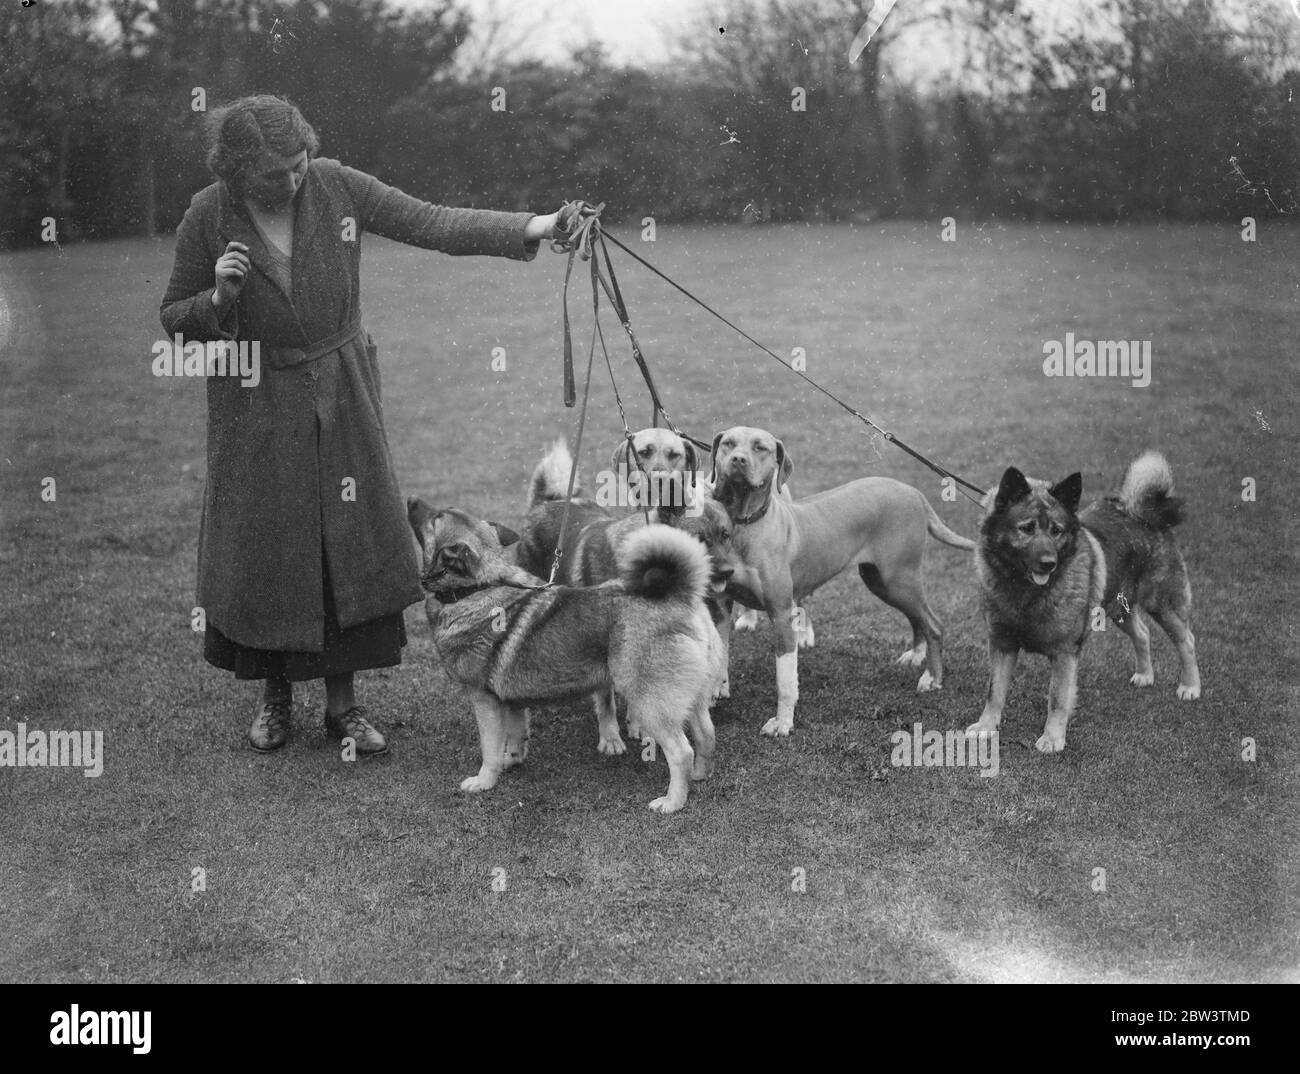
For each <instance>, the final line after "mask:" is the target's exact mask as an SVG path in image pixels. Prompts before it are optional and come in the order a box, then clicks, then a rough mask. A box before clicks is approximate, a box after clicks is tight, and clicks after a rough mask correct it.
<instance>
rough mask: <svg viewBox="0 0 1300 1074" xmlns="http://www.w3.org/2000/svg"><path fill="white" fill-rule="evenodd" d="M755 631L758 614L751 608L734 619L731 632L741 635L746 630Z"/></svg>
mask: <svg viewBox="0 0 1300 1074" xmlns="http://www.w3.org/2000/svg"><path fill="white" fill-rule="evenodd" d="M757 629H758V612H756V611H755V610H754V609H753V608H748V609H746V610H745V611H743V612H741V613H740V615H739V616H737V617H736V622H735V625H734V626H733V627H732V630H738V631H740V632H741V633H744V632H745V631H746V630H757Z"/></svg>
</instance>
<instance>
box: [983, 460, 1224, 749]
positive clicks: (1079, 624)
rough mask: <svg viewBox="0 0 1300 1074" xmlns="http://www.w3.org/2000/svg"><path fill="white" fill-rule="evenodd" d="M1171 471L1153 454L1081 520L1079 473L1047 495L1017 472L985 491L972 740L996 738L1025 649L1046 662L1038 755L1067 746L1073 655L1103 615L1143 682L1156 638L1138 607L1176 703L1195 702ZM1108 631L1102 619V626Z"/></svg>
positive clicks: (1178, 504)
mask: <svg viewBox="0 0 1300 1074" xmlns="http://www.w3.org/2000/svg"><path fill="white" fill-rule="evenodd" d="M1173 489H1174V479H1173V475H1172V474H1171V473H1170V471H1169V464H1168V463H1167V462H1166V461H1165V458H1164V456H1163V455H1160V454H1158V453H1157V452H1154V451H1149V452H1147V453H1146V454H1144V455H1142V456H1141V457H1140V458H1138V459H1137V460H1136V461H1134V462H1133V464H1132V465H1131V466H1130V467H1129V468H1128V474H1127V476H1126V477H1125V478H1124V486H1123V488H1122V489H1121V490H1120V494H1119V496H1118V497H1108V498H1106V499H1104V500H1098V501H1097V502H1095V503H1093V504H1091V505H1090V506H1089V507H1088V508H1087V509H1086V510H1084V511H1083V512H1082V513H1078V514H1076V512H1077V511H1078V507H1079V498H1080V496H1081V495H1082V493H1083V478H1082V476H1081V475H1080V474H1077V473H1074V474H1071V475H1070V476H1069V477H1067V478H1066V479H1065V480H1064V481H1061V482H1060V483H1058V484H1056V485H1053V486H1052V487H1051V488H1048V486H1047V482H1045V481H1031V480H1029V479H1027V478H1026V477H1025V475H1024V474H1022V473H1021V472H1020V471H1019V470H1017V469H1016V468H1015V467H1014V466H1013V467H1011V468H1009V469H1008V470H1007V472H1006V473H1004V474H1003V475H1002V482H1001V484H1000V485H999V486H998V488H997V492H996V494H993V493H990V495H989V497H986V502H988V500H989V499H991V501H992V502H991V504H989V506H988V513H987V514H986V515H985V518H984V521H983V524H982V525H981V527H980V541H979V545H978V547H977V548H976V551H975V561H976V567H977V569H978V571H979V578H980V584H981V589H982V597H983V606H984V618H985V620H986V621H987V623H988V627H989V664H990V670H989V689H988V699H987V701H986V702H985V705H984V713H983V715H982V716H980V718H979V721H978V722H977V723H974V724H971V726H970V727H968V728H967V729H966V733H967V734H971V735H976V734H991V733H992V732H994V731H996V730H997V727H998V723H999V722H1000V721H1001V719H1002V706H1003V704H1004V703H1005V701H1006V696H1007V688H1008V687H1009V686H1010V685H1011V677H1012V675H1013V674H1014V673H1015V668H1016V659H1017V658H1018V657H1019V655H1020V650H1021V649H1024V650H1025V651H1027V652H1031V653H1043V654H1044V655H1046V656H1049V657H1051V660H1052V680H1051V692H1050V694H1049V696H1048V712H1047V725H1046V726H1045V727H1044V728H1043V734H1042V737H1040V738H1039V739H1038V743H1037V745H1038V749H1039V750H1041V751H1042V752H1043V753H1058V752H1060V751H1061V750H1063V749H1065V728H1066V724H1067V723H1069V720H1070V715H1071V713H1073V711H1074V703H1075V680H1076V676H1077V673H1078V665H1079V653H1080V651H1081V650H1082V648H1083V643H1084V642H1085V641H1087V640H1088V635H1089V634H1091V633H1092V631H1093V629H1094V626H1095V624H1096V623H1097V622H1101V619H1100V616H1101V612H1100V611H1099V610H1098V609H1104V611H1105V614H1106V615H1109V616H1110V617H1111V618H1112V619H1113V620H1114V621H1115V622H1116V623H1117V624H1118V625H1119V626H1120V627H1121V628H1123V630H1124V632H1125V633H1126V634H1128V636H1129V637H1130V638H1131V639H1132V641H1133V648H1134V650H1135V652H1136V655H1137V669H1136V671H1135V672H1134V675H1133V678H1132V679H1131V680H1130V681H1131V682H1132V684H1133V685H1134V686H1150V685H1151V684H1152V682H1153V681H1154V680H1155V674H1154V671H1153V669H1152V666H1151V633H1150V631H1149V630H1148V629H1147V626H1146V624H1145V623H1144V622H1143V621H1142V618H1141V616H1140V615H1139V614H1138V609H1139V608H1141V609H1143V610H1145V611H1146V612H1147V613H1148V614H1149V615H1150V616H1151V617H1152V618H1153V619H1154V620H1155V621H1156V622H1157V623H1159V624H1160V625H1161V626H1162V627H1164V629H1165V633H1167V634H1168V635H1169V637H1170V638H1171V639H1173V642H1174V644H1175V645H1177V646H1178V657H1179V661H1180V663H1181V665H1182V670H1181V673H1180V675H1179V678H1178V696H1179V697H1180V698H1182V699H1184V700H1193V699H1195V698H1198V697H1200V695H1201V678H1200V673H1199V671H1198V670H1197V667H1196V639H1195V638H1194V637H1193V636H1192V630H1191V625H1190V616H1191V608H1192V588H1191V584H1190V583H1189V582H1188V580H1187V568H1186V566H1185V565H1184V563H1183V557H1182V554H1181V553H1180V552H1179V550H1178V545H1177V544H1176V543H1175V541H1174V535H1173V528H1174V527H1175V526H1176V525H1178V523H1179V522H1180V521H1182V517H1183V503H1182V500H1179V499H1175V498H1174V497H1173V495H1172V493H1173ZM1102 625H1104V623H1103V624H1102Z"/></svg>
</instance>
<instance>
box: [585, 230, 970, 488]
mask: <svg viewBox="0 0 1300 1074" xmlns="http://www.w3.org/2000/svg"><path fill="white" fill-rule="evenodd" d="M602 208H603V205H602ZM596 219H597V218H593V219H592V221H591V224H590V226H591V227H595V226H597V225H596ZM598 236H599V241H600V246H601V249H602V250H604V251H605V257H606V259H607V260H608V258H609V251H608V248H607V247H606V246H605V242H604V240H605V239H607V238H608V239H609V241H610V242H612V243H613V244H614V245H615V246H617V247H618V248H619V249H620V250H622V251H623V252H624V253H625V254H627V255H628V256H629V257H631V258H632V259H633V260H634V261H638V262H640V263H641V264H642V265H644V266H645V267H646V268H648V269H649V270H650V271H651V272H653V273H654V274H655V275H656V276H658V277H659V278H660V279H662V280H663V281H664V282H665V283H668V284H670V285H671V286H672V287H675V288H676V289H677V290H678V291H680V292H681V293H682V294H684V295H685V296H686V297H687V298H689V299H690V300H691V301H692V302H694V303H695V304H696V305H697V306H699V307H700V308H701V309H703V310H705V311H707V312H708V313H710V314H712V315H713V316H714V317H716V318H717V319H718V320H720V321H721V322H722V323H723V324H725V325H726V326H727V327H728V328H730V329H732V330H733V331H735V332H737V333H739V334H740V335H741V336H743V337H744V338H745V339H747V340H748V341H749V342H750V343H752V344H754V346H755V347H757V348H758V349H759V350H761V351H763V353H765V354H766V355H768V356H769V357H770V358H773V359H775V360H776V361H778V362H780V363H781V365H783V366H785V368H786V369H788V370H789V371H790V372H791V373H794V374H795V375H796V376H799V377H802V378H803V380H804V381H806V382H807V383H808V384H811V385H812V386H813V387H814V388H816V389H817V390H818V391H819V392H821V393H822V394H823V395H824V396H826V397H827V398H828V399H830V400H831V401H832V402H834V403H836V404H837V405H839V406H840V407H842V408H843V409H844V410H847V411H848V412H849V413H850V414H852V415H853V416H854V417H855V418H857V419H858V420H859V421H861V422H862V423H863V424H865V425H867V426H869V427H870V428H872V429H874V430H875V431H876V432H878V433H879V434H880V435H881V437H882V438H883V439H884V440H887V441H888V442H889V443H891V444H893V445H894V446H895V447H896V448H898V449H899V450H901V451H904V452H906V453H907V454H908V455H910V456H912V458H914V459H916V461H917V462H919V463H921V464H922V465H923V466H927V467H929V468H930V469H931V470H933V471H934V472H935V473H936V474H939V475H940V476H941V477H947V478H951V479H952V481H953V482H954V483H955V484H956V485H957V486H958V491H960V492H961V493H962V495H963V496H965V497H966V498H967V499H968V500H970V501H971V502H972V503H974V504H976V505H977V506H983V504H982V500H983V498H984V494H985V492H986V490H985V489H982V488H980V487H979V486H978V485H976V484H974V483H972V482H970V481H967V480H966V479H965V478H962V477H959V476H958V475H957V474H954V473H953V472H952V471H951V470H948V469H946V468H945V467H943V466H940V465H939V464H938V463H937V462H934V461H933V460H932V459H928V458H926V457H925V456H924V455H922V454H921V453H920V452H919V451H917V450H916V449H915V448H913V447H910V446H909V445H907V444H905V443H904V442H903V441H902V440H900V439H898V437H896V436H895V435H894V434H893V433H891V432H889V431H888V430H886V429H882V428H881V427H880V426H879V425H877V424H876V423H875V422H874V421H872V420H871V419H870V418H869V417H867V416H866V415H865V414H863V413H861V412H859V411H858V410H855V409H854V408H853V407H851V406H849V404H848V403H846V402H844V400H842V399H840V398H839V397H838V396H837V395H835V394H834V393H833V392H831V391H829V390H828V389H826V388H824V387H822V386H821V385H820V384H818V383H817V382H816V381H815V380H813V379H812V377H810V376H808V375H807V374H806V373H804V372H802V371H801V370H798V369H795V367H794V366H792V365H791V364H790V363H789V362H787V361H786V360H785V359H784V358H782V357H781V356H780V355H779V354H776V353H775V352H774V351H772V350H771V349H770V348H768V347H765V346H764V345H763V344H762V343H760V342H759V341H758V340H756V339H755V338H754V337H753V336H751V335H750V334H749V333H748V332H746V331H745V330H744V329H743V328H741V327H740V326H739V325H737V324H734V323H733V322H732V321H729V320H728V319H727V318H726V317H724V316H723V315H722V314H721V313H719V312H718V311H717V310H715V309H714V308H713V307H712V306H710V305H709V304H708V303H707V302H705V301H703V300H702V299H700V298H697V297H696V296H695V295H693V294H691V292H690V291H688V290H687V289H686V288H685V287H683V286H682V285H681V284H679V283H678V282H677V281H676V280H674V279H672V277H670V276H668V275H667V274H666V273H663V272H661V271H660V270H659V269H657V268H655V266H654V265H652V264H650V262H649V261H647V260H646V259H645V258H644V257H642V256H641V255H640V254H638V253H636V252H635V251H634V250H632V249H631V248H630V247H628V246H627V245H626V244H625V243H622V242H620V241H619V240H618V239H617V238H616V237H615V236H614V235H611V234H610V233H609V231H608V229H606V228H604V227H600V229H599V232H598ZM570 263H572V255H570ZM610 274H611V276H612V275H613V267H612V266H611V267H610ZM566 282H567V281H566ZM602 282H603V281H602ZM611 301H614V300H613V298H611ZM616 307H617V303H616ZM625 315H626V308H624V311H623V313H622V314H621V316H625ZM566 317H567V313H566ZM566 323H567V322H566ZM624 327H625V328H626V329H627V331H628V335H629V336H631V335H632V329H631V326H630V325H629V324H626V323H625V324H624ZM565 338H566V343H567V338H568V337H567V335H566V337H565ZM632 345H633V348H634V354H637V355H639V348H637V347H636V340H635V337H633V344H632ZM643 363H644V358H641V357H639V358H638V364H643ZM647 372H648V371H647ZM651 394H652V395H654V394H655V393H654V389H653V387H652V388H651ZM664 417H665V419H667V415H666V414H665V415H664ZM670 424H671V423H670ZM673 431H674V432H678V430H677V429H676V428H674V429H673ZM679 435H680V434H679ZM692 443H695V444H697V445H699V444H700V442H699V441H698V440H693V441H692ZM700 446H704V445H700ZM704 447H705V450H706V451H708V450H710V448H711V447H712V445H708V446H704ZM966 489H970V490H971V491H973V492H977V493H979V498H978V499H977V498H976V497H974V496H971V495H970V493H968V492H966V491H965V490H966Z"/></svg>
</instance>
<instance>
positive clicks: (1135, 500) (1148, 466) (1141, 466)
mask: <svg viewBox="0 0 1300 1074" xmlns="http://www.w3.org/2000/svg"><path fill="white" fill-rule="evenodd" d="M1173 491H1174V475H1173V473H1172V472H1171V471H1170V469H1169V463H1168V462H1166V461H1165V457H1164V456H1163V455H1161V454H1160V452H1158V451H1148V452H1146V453H1145V454H1143V455H1140V456H1138V458H1136V459H1134V460H1133V462H1132V464H1131V465H1130V466H1129V468H1128V473H1127V474H1126V475H1125V476H1124V487H1123V488H1122V489H1120V493H1119V498H1120V502H1121V503H1122V504H1123V505H1124V510H1126V511H1127V512H1128V513H1129V514H1130V515H1132V516H1133V517H1134V518H1139V519H1141V520H1142V521H1143V522H1145V523H1146V524H1147V525H1148V526H1153V527H1155V528H1156V529H1158V530H1165V529H1170V528H1172V527H1173V526H1177V525H1178V523H1180V522H1181V521H1182V520H1183V501H1182V500H1180V499H1178V498H1177V497H1175V496H1174V495H1173Z"/></svg>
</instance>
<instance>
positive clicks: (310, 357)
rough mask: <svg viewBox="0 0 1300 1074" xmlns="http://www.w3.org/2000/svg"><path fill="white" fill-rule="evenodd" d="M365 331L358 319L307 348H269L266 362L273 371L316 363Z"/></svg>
mask: <svg viewBox="0 0 1300 1074" xmlns="http://www.w3.org/2000/svg"><path fill="white" fill-rule="evenodd" d="M364 331H365V329H364V328H362V327H361V319H360V318H357V319H356V320H355V321H353V322H352V323H351V324H349V325H348V326H347V327H346V328H340V329H339V330H338V331H337V332H335V333H334V334H333V335H332V336H326V337H325V338H324V339H321V340H317V341H316V342H315V343H312V344H311V345H309V346H307V347H305V348H300V347H267V348H266V360H267V362H268V363H270V365H271V367H272V368H273V369H288V368H289V367H290V366H295V365H302V364H303V363H304V362H314V361H316V359H317V358H324V357H325V355H327V354H329V353H330V351H335V350H338V349H339V348H340V347H342V346H343V345H344V344H347V343H351V342H352V341H353V340H354V339H356V338H357V336H359V335H361V334H362V333H363V332H364Z"/></svg>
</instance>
